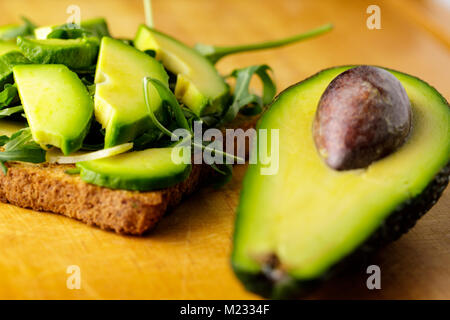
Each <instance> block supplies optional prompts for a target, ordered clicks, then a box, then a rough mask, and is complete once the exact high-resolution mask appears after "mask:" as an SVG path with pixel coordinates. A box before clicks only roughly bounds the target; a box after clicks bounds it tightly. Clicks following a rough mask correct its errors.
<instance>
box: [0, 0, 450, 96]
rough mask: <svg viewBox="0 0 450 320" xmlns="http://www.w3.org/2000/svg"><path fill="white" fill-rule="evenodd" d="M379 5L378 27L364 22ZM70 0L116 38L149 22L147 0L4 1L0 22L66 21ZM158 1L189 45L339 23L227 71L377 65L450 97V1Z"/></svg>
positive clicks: (170, 26)
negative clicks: (263, 66)
mask: <svg viewBox="0 0 450 320" xmlns="http://www.w3.org/2000/svg"><path fill="white" fill-rule="evenodd" d="M373 4H375V5H378V6H379V7H380V11H381V29H380V30H377V29H374V30H369V29H368V28H367V25H366V21H367V18H368V17H369V16H370V14H368V13H366V10H367V7H368V6H369V5H373ZM69 5H78V6H79V7H80V9H81V18H82V19H87V18H92V17H97V16H104V17H106V18H107V19H108V22H109V26H110V29H111V30H112V34H113V35H114V36H120V37H125V38H133V37H134V34H135V32H136V29H137V26H138V25H139V24H140V23H143V22H144V9H143V4H142V1H141V0H14V1H10V0H0V12H1V15H0V22H1V24H4V23H13V22H18V21H19V16H20V15H24V16H27V17H30V18H32V20H33V21H35V23H36V24H38V25H48V24H60V23H62V22H65V21H66V20H67V18H68V16H69V15H68V14H67V13H66V9H67V7H68V6H69ZM153 7H154V8H153V13H154V22H155V27H156V28H158V29H160V30H162V31H164V32H167V33H169V34H171V35H173V36H175V37H177V38H179V39H181V40H182V41H184V42H187V43H189V44H194V43H196V42H202V43H207V44H217V45H233V44H241V43H242V44H243V43H249V42H257V41H263V40H270V39H277V38H280V37H286V36H289V35H293V34H296V33H299V32H302V31H306V30H308V29H310V28H314V27H317V26H319V25H322V24H325V23H327V22H332V23H333V24H334V25H335V29H334V31H332V32H331V33H328V34H326V35H324V36H322V37H320V38H318V39H313V40H308V41H306V42H304V43H300V44H296V45H294V46H290V47H286V48H282V49H278V50H276V51H273V50H272V51H265V52H259V53H252V54H242V55H239V56H232V57H229V58H226V59H224V60H223V61H221V62H220V64H219V69H220V70H221V71H222V72H223V73H228V72H229V71H230V70H232V69H233V68H235V67H236V66H246V65H250V64H261V63H267V64H269V65H270V66H272V67H273V69H274V71H275V77H276V79H277V83H278V89H279V90H282V89H284V88H286V87H287V86H289V85H291V84H293V83H295V82H298V81H300V80H302V79H304V78H305V77H307V76H310V75H312V74H314V73H315V72H317V71H319V70H321V69H324V68H328V67H330V66H334V65H342V64H375V65H381V66H385V67H389V68H394V69H398V70H400V71H403V72H407V73H411V74H413V75H416V76H419V77H421V78H423V79H424V80H426V81H428V82H429V83H431V84H432V85H433V86H435V87H437V88H438V89H439V91H440V92H442V93H443V94H444V95H445V96H446V98H447V99H449V98H450V86H449V85H448V84H449V75H448V72H449V70H450V51H449V50H450V23H449V22H450V1H449V0H395V1H387V0H376V1H373V0H369V1H364V0H338V1H333V0H321V1H315V0H153Z"/></svg>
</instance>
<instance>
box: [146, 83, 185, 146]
mask: <svg viewBox="0 0 450 320" xmlns="http://www.w3.org/2000/svg"><path fill="white" fill-rule="evenodd" d="M143 83H144V98H145V103H146V105H147V110H148V113H149V115H150V118H151V120H152V122H153V123H154V125H155V126H156V127H157V128H158V129H160V130H161V131H162V132H163V133H165V134H166V135H168V136H169V137H172V136H173V133H172V132H171V131H170V130H169V129H167V128H166V127H164V126H163V125H162V124H161V122H159V120H158V119H157V118H156V116H155V114H154V113H153V110H152V109H151V108H150V98H149V92H148V91H149V90H148V86H149V84H150V85H152V86H153V87H154V88H155V89H156V91H157V92H158V94H159V97H160V99H161V101H162V103H163V104H164V106H165V107H167V109H168V111H169V114H170V115H171V117H172V118H174V119H175V123H176V124H177V126H178V128H183V129H186V130H189V131H190V127H189V124H188V122H187V120H186V117H185V115H184V113H183V110H182V109H181V107H180V104H179V103H178V101H177V99H176V98H175V95H174V94H173V93H172V91H170V89H169V88H167V87H166V86H165V85H164V84H163V83H162V82H161V81H159V80H158V79H154V78H150V77H145V78H144V79H143Z"/></svg>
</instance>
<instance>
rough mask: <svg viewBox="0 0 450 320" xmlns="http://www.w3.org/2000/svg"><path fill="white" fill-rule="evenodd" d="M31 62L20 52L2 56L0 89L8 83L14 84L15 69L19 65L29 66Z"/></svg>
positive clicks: (0, 56) (0, 58)
mask: <svg viewBox="0 0 450 320" xmlns="http://www.w3.org/2000/svg"><path fill="white" fill-rule="evenodd" d="M29 63H31V61H30V60H28V59H27V58H25V57H24V55H23V54H22V53H20V52H19V51H11V52H8V53H5V54H3V55H0V88H2V89H3V87H4V85H5V84H6V83H13V82H14V79H13V71H12V69H13V67H14V66H16V65H19V64H29Z"/></svg>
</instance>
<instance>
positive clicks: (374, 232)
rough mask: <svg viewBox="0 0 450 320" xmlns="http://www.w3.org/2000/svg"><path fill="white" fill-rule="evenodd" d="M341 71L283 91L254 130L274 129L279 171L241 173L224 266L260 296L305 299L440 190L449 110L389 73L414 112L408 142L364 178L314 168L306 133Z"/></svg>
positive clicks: (434, 95)
mask: <svg viewBox="0 0 450 320" xmlns="http://www.w3.org/2000/svg"><path fill="white" fill-rule="evenodd" d="M349 68H351V67H350V66H348V67H336V68H332V69H327V70H324V71H321V72H319V73H317V74H316V75H314V76H312V77H310V78H308V79H306V80H304V81H302V82H300V83H298V84H296V85H294V86H292V87H290V88H288V89H286V90H285V91H284V92H283V93H281V94H280V95H279V96H278V97H277V98H276V100H275V101H274V103H273V105H272V106H271V108H270V109H269V110H268V111H267V112H266V113H265V114H264V116H263V117H262V119H261V121H260V123H259V125H258V129H267V130H271V129H279V162H278V164H279V166H278V171H277V173H276V174H273V175H262V174H261V169H263V168H266V167H267V166H270V165H271V164H273V163H275V160H273V161H272V162H271V163H269V164H268V165H267V166H265V165H263V164H254V165H250V166H249V169H248V171H247V173H246V176H245V179H244V182H243V189H242V193H241V196H240V203H239V206H238V213H237V219H236V226H235V233H234V248H233V253H232V265H233V268H234V270H235V273H236V274H237V276H238V277H239V278H240V279H241V281H243V283H244V284H245V285H246V287H247V288H248V289H249V290H252V291H254V292H257V293H259V294H261V295H263V296H267V297H272V298H284V297H290V296H292V295H298V294H300V293H302V292H306V291H307V290H308V289H309V288H310V287H311V285H313V284H316V283H318V282H320V280H322V279H326V278H327V277H328V276H329V275H331V274H333V272H334V271H335V270H338V269H339V268H338V266H339V267H341V266H345V264H346V263H347V264H348V261H349V260H351V259H350V258H351V257H356V256H358V255H359V254H362V253H367V252H371V251H372V250H374V249H376V248H378V247H380V246H381V245H384V244H386V243H388V242H390V241H392V240H395V239H397V238H398V237H399V236H400V235H401V234H402V233H404V232H406V231H407V230H408V229H409V228H411V227H412V226H413V225H414V223H415V221H416V220H417V219H418V218H420V216H421V215H423V214H424V213H425V212H426V211H427V210H429V208H431V206H432V205H433V204H434V203H435V202H436V201H437V199H438V198H439V196H440V195H441V193H442V192H443V190H444V189H445V187H446V185H447V184H448V180H449V172H450V170H449V159H450V131H449V128H450V127H449V123H450V108H449V105H448V103H447V102H446V101H445V99H444V98H443V97H442V96H441V95H440V94H439V93H438V92H437V91H436V90H435V89H434V88H432V87H431V86H429V85H428V84H426V83H425V82H423V81H422V80H420V79H417V78H415V77H413V76H410V75H407V74H404V73H400V72H397V71H392V70H388V71H390V72H391V73H392V74H393V75H394V76H395V77H397V79H398V80H399V81H400V82H401V83H402V85H403V86H404V88H405V89H406V92H407V94H408V97H409V99H410V102H411V106H412V111H413V127H412V132H411V133H410V136H409V138H408V140H407V142H406V143H405V144H404V145H403V146H401V147H400V148H399V149H398V150H397V151H395V152H394V153H392V154H390V155H389V156H387V157H386V158H383V159H381V160H378V161H375V162H373V163H372V164H371V165H370V166H369V167H368V168H365V169H359V170H348V171H335V170H332V169H330V168H329V167H328V166H327V165H326V164H325V163H324V162H323V161H322V160H321V158H320V157H319V154H318V152H317V150H316V148H315V145H314V141H313V137H312V129H311V128H312V123H313V118H314V114H315V110H316V108H317V105H318V102H319V99H320V97H321V95H322V93H323V92H324V90H325V89H326V87H327V86H328V84H329V83H330V82H331V81H332V80H333V79H334V78H335V77H336V76H338V75H339V74H340V73H342V72H343V71H345V70H347V69H349ZM258 132H259V131H258ZM259 137H260V135H259V134H258V138H259ZM269 137H270V134H269ZM270 143H273V144H275V143H276V141H275V140H273V141H272V140H271V138H269V146H270ZM253 152H254V153H255V152H256V149H255V150H253ZM274 159H276V158H275V157H274Z"/></svg>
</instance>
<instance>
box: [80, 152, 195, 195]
mask: <svg viewBox="0 0 450 320" xmlns="http://www.w3.org/2000/svg"><path fill="white" fill-rule="evenodd" d="M176 148H177V147H172V148H155V149H147V150H143V151H134V152H130V153H124V154H120V155H117V156H114V157H110V158H105V159H99V160H92V161H84V162H79V163H77V167H78V168H80V169H81V172H80V176H81V179H83V180H84V181H85V182H88V183H91V184H95V185H99V186H103V187H108V188H111V189H124V190H137V191H150V190H156V189H163V188H168V187H170V186H172V185H174V184H176V183H178V182H181V181H183V180H185V179H186V178H187V177H188V176H189V173H190V171H191V165H190V164H185V163H176V162H174V161H173V160H172V153H173V152H174V151H175V152H177V150H176Z"/></svg>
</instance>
